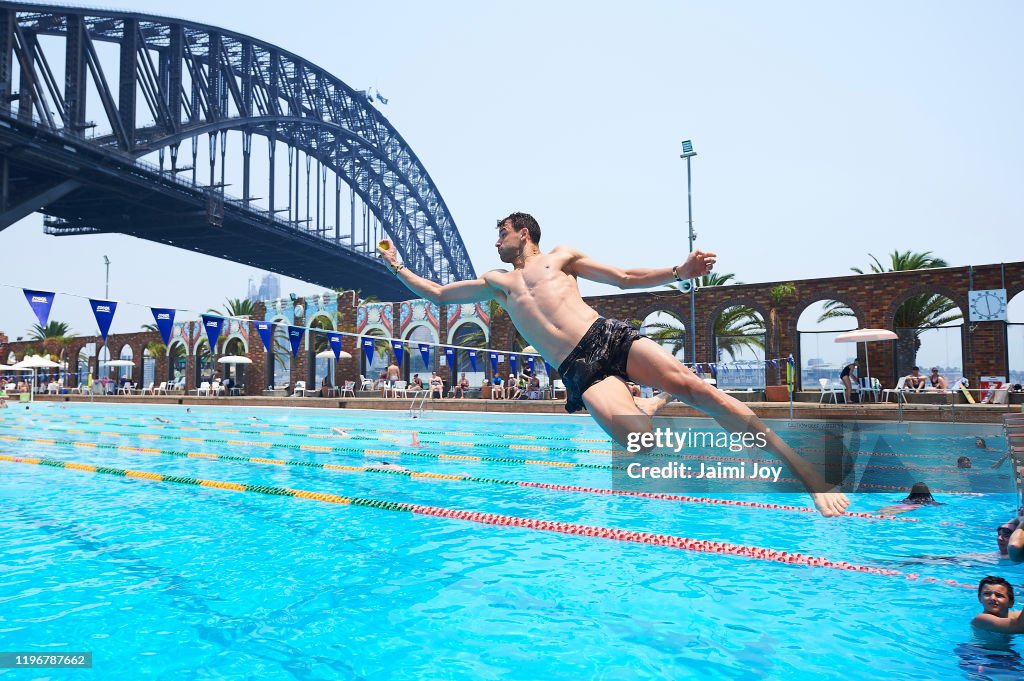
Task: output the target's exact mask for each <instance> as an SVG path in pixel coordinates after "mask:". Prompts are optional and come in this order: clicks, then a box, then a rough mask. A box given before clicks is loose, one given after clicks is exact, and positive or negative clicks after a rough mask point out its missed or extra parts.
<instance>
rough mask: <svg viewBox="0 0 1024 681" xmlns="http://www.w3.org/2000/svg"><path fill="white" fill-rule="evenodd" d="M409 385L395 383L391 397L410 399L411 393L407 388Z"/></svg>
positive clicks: (399, 382) (407, 383) (406, 383)
mask: <svg viewBox="0 0 1024 681" xmlns="http://www.w3.org/2000/svg"><path fill="white" fill-rule="evenodd" d="M408 385H409V382H408V381H395V384H394V386H392V388H391V396H392V397H398V396H399V395H401V396H402V397H408V396H409V391H408V390H407V388H406V386H408Z"/></svg>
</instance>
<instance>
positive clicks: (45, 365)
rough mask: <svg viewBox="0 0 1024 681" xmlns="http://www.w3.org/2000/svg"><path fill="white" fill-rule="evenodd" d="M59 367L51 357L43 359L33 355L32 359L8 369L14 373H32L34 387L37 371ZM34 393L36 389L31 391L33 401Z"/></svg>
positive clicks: (22, 361) (29, 358) (26, 359)
mask: <svg viewBox="0 0 1024 681" xmlns="http://www.w3.org/2000/svg"><path fill="white" fill-rule="evenodd" d="M59 366H60V364H58V363H57V362H54V361H53V360H51V359H50V358H49V357H43V356H41V355H32V356H31V357H26V358H25V359H23V360H21V361H20V362H18V363H17V364H12V365H10V366H9V367H7V368H8V369H11V370H12V371H31V372H32V385H33V386H34V385H35V384H36V369H52V368H55V367H59ZM33 392H34V389H33V391H29V400H31V399H32V393H33Z"/></svg>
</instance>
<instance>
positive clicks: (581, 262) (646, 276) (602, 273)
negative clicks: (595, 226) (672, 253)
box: [569, 249, 717, 288]
mask: <svg viewBox="0 0 1024 681" xmlns="http://www.w3.org/2000/svg"><path fill="white" fill-rule="evenodd" d="M569 250H570V252H571V253H572V254H573V256H574V257H573V260H572V261H571V262H570V264H569V268H570V271H572V272H573V273H574V274H576V275H578V276H581V277H583V278H584V279H590V280H591V281H596V282H600V283H602V284H611V285H612V286H618V287H619V288H649V287H651V286H658V285H659V284H669V283H672V282H673V281H679V280H683V279H693V278H695V277H700V276H703V275H705V274H708V273H709V272H711V269H712V268H713V267H714V265H715V262H716V261H717V257H716V255H715V254H714V253H711V252H709V251H702V250H699V249H698V250H696V251H694V252H693V253H691V254H690V255H688V256H687V257H686V260H684V261H683V263H682V264H680V265H676V266H675V267H632V268H629V269H622V268H621V267H616V266H614V265H609V264H607V263H603V262H600V261H598V260H594V259H593V258H591V257H590V256H588V255H585V254H583V253H581V252H580V251H576V250H573V249H569Z"/></svg>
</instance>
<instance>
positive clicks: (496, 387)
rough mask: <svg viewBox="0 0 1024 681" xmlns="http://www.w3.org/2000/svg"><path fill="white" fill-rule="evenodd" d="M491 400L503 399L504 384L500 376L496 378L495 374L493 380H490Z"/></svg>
mask: <svg viewBox="0 0 1024 681" xmlns="http://www.w3.org/2000/svg"><path fill="white" fill-rule="evenodd" d="M491 399H492V400H503V399H505V382H504V381H502V380H501V376H498V375H497V374H495V376H494V378H492V379H491Z"/></svg>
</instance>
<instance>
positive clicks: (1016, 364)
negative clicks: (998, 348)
mask: <svg viewBox="0 0 1024 681" xmlns="http://www.w3.org/2000/svg"><path fill="white" fill-rule="evenodd" d="M1006 319H1007V321H1008V323H1007V325H1006V346H1007V353H1006V354H1007V355H1008V359H1009V369H1010V373H1009V375H1008V376H1007V377H1006V378H1007V379H1008V380H1009V381H1010V385H1017V384H1021V385H1024V292H1021V293H1018V294H1017V295H1015V296H1014V297H1013V298H1011V299H1010V301H1009V304H1008V305H1007V306H1006Z"/></svg>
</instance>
